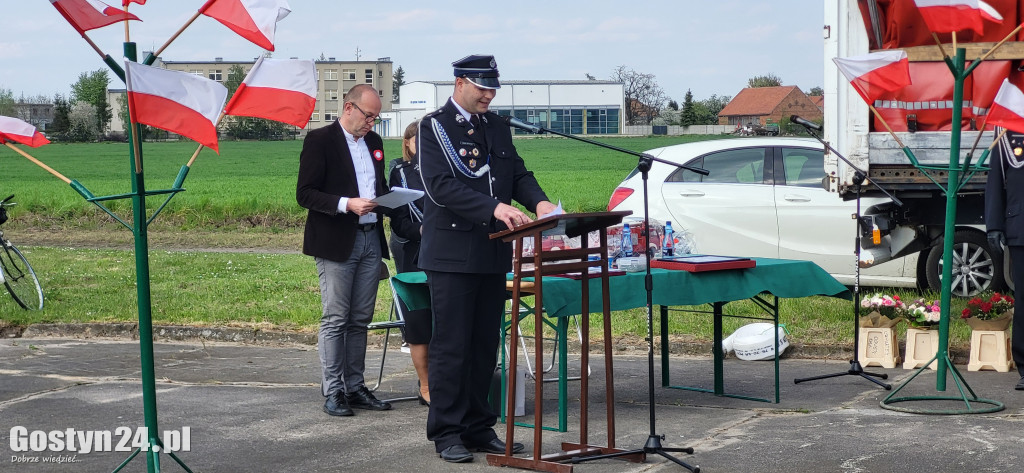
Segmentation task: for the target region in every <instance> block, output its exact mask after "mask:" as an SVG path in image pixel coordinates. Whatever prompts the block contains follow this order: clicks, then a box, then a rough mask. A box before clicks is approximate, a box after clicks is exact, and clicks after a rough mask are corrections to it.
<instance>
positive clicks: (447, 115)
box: [417, 99, 547, 273]
mask: <svg viewBox="0 0 1024 473" xmlns="http://www.w3.org/2000/svg"><path fill="white" fill-rule="evenodd" d="M435 127H439V128H442V129H444V130H445V132H446V133H447V136H448V138H449V142H450V144H451V148H450V149H451V150H452V152H453V153H454V154H455V156H456V158H455V159H458V160H460V161H461V163H462V164H463V165H465V166H466V168H467V169H471V170H474V171H476V170H479V169H481V168H482V167H483V166H484V164H488V165H489V166H490V174H487V173H485V174H483V177H480V178H470V177H468V176H466V175H464V174H463V173H462V172H460V171H459V169H458V166H456V165H455V164H453V163H452V162H450V161H449V158H448V157H446V156H445V153H444V151H442V145H441V142H440V141H439V138H440V133H439V132H436V131H435ZM482 128H483V129H484V131H483V132H476V131H473V126H472V125H471V124H470V122H469V121H468V120H465V119H464V118H463V117H462V115H461V114H460V113H459V111H458V109H457V108H455V105H454V104H453V103H452V101H451V99H449V100H448V102H447V103H446V104H445V105H444V106H443V107H441V108H440V109H438V110H437V111H435V112H433V113H430V114H428V115H427V116H425V117H423V120H422V121H421V122H420V130H419V133H418V134H417V140H418V143H417V144H418V146H417V148H418V151H419V160H420V175H421V177H422V178H423V184H424V187H425V188H426V191H427V196H426V200H425V202H424V219H423V240H422V246H421V247H420V258H419V266H420V268H422V269H425V270H431V271H445V272H455V273H506V272H508V271H509V270H511V269H512V245H511V244H510V243H504V242H501V241H500V240H491V239H489V238H488V235H490V234H491V233H494V232H498V231H502V230H505V229H506V227H505V224H504V223H503V222H501V221H498V220H496V219H495V218H494V209H495V207H497V206H498V203H499V202H503V203H506V204H511V202H512V201H513V200H515V201H516V202H519V203H520V204H522V205H523V206H524V207H526V208H527V209H529V210H530V211H534V210H536V208H537V204H538V203H540V202H541V201H544V200H547V195H545V194H544V191H543V190H541V188H540V185H539V184H537V180H536V179H535V178H534V177H533V173H532V172H530V171H528V170H527V169H526V165H525V164H524V163H523V159H522V158H521V157H520V156H519V154H518V153H517V152H516V148H515V146H513V144H512V132H511V131H510V130H509V128H508V126H507V125H505V124H504V123H503V122H502V121H501V119H500V118H499V117H498V115H497V114H494V113H491V112H488V113H486V114H484V115H483V117H482ZM474 150H476V151H475V152H474ZM488 155H490V159H488ZM474 164H475V166H474ZM489 180H490V182H488V181H489Z"/></svg>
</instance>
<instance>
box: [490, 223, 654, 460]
mask: <svg viewBox="0 0 1024 473" xmlns="http://www.w3.org/2000/svg"><path fill="white" fill-rule="evenodd" d="M631 213H632V212H629V211H618V212H594V213H577V214H562V215H555V216H551V217H546V218H543V219H540V220H536V221H533V222H531V223H528V224H526V225H522V226H520V227H517V228H515V229H512V230H505V231H503V232H498V233H494V234H492V235H491V238H492V239H494V238H500V239H502V241H506V242H508V241H514V242H515V255H514V257H513V265H512V266H513V268H512V272H513V279H512V311H511V317H512V320H511V325H510V328H511V337H512V339H511V340H510V343H509V347H510V354H509V366H508V370H507V373H509V375H508V383H507V385H508V395H507V396H506V400H507V405H506V406H505V412H506V420H505V426H506V430H505V453H504V454H503V455H502V454H489V455H487V463H489V464H491V465H496V466H512V467H517V468H527V469H531V470H537V471H550V472H555V473H570V472H572V465H567V464H564V463H560V462H561V461H565V460H569V459H571V458H578V457H585V456H590V455H602V454H608V453H618V452H621V450H618V449H616V448H615V386H614V376H613V371H612V325H611V324H612V322H611V309H610V307H611V306H610V304H609V297H608V296H609V291H608V232H607V228H608V227H609V226H611V225H615V224H618V223H619V222H621V221H622V218H623V217H625V216H627V215H629V214H631ZM563 226H564V229H565V230H564V233H565V235H567V236H569V237H576V236H579V237H581V238H580V240H581V242H582V245H581V247H580V248H578V249H563V250H557V251H544V245H543V244H542V240H541V237H542V236H543V235H544V233H545V232H546V231H547V232H549V233H551V231H553V230H555V231H557V232H558V233H557V234H562V231H561V228H560V227H563ZM556 227H559V228H557V229H556ZM592 231H599V232H600V236H601V237H600V241H599V243H598V246H597V247H596V248H590V247H589V245H590V242H589V241H588V239H587V234H588V233H590V232H592ZM527 238H533V242H534V245H533V246H534V253H533V269H532V270H525V271H524V270H523V262H524V261H523V240H524V239H527ZM590 255H597V257H598V258H597V259H596V260H590V259H589V258H588V257H589V256H590ZM598 267H599V268H601V273H600V274H601V275H600V276H599V278H600V279H601V303H602V311H603V314H604V318H603V320H604V366H605V377H606V383H605V396H606V399H607V423H608V429H607V430H608V445H607V446H605V447H599V446H593V445H590V443H589V440H588V438H587V428H588V426H587V412H588V407H589V406H588V402H587V401H588V390H589V376H588V374H587V370H586V368H584V369H583V370H582V372H581V373H580V441H579V443H562V450H563V452H562V453H558V454H552V455H546V456H541V446H542V434H543V431H544V429H543V428H542V427H541V426H543V425H544V423H543V412H544V409H543V402H544V396H543V393H544V383H543V382H542V380H541V379H539V378H538V379H537V380H536V382H535V383H534V385H535V389H534V395H533V396H534V397H533V402H534V409H533V416H534V420H533V456H532V457H528V458H517V457H514V456H512V444H513V442H514V440H515V392H516V391H515V389H516V386H515V383H516V376H515V375H514V373H515V372H516V364H517V361H518V356H519V355H518V347H519V297H520V291H521V286H522V282H523V278H529V277H533V278H538V279H539V278H541V277H543V276H544V275H552V274H565V273H571V272H580V273H581V278H580V283H581V293H582V314H581V317H580V318H581V326H582V327H581V328H582V337H583V341H582V347H581V364H582V366H584V367H586V366H589V358H590V357H589V352H590V349H589V344H590V307H589V305H590V304H589V301H590V294H589V292H590V268H598ZM533 290H534V296H535V297H536V301H535V303H534V311H536V312H537V313H536V314H534V330H535V335H534V336H535V337H536V338H535V339H534V340H538V341H539V340H542V339H543V337H542V331H543V327H544V324H543V323H541V319H540V318H541V317H542V316H543V315H542V314H541V312H542V311H543V307H544V288H543V284H535V286H534V289H533ZM543 351H544V350H543V344H542V343H540V342H538V343H535V344H534V352H535V353H534V356H535V357H536V360H537V361H536V364H535V366H542V365H543ZM621 459H624V460H629V461H634V462H642V461H644V460H645V455H644V454H643V453H638V454H636V455H630V456H623V457H621Z"/></svg>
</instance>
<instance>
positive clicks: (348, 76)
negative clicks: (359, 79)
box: [341, 69, 356, 80]
mask: <svg viewBox="0 0 1024 473" xmlns="http://www.w3.org/2000/svg"><path fill="white" fill-rule="evenodd" d="M341 78H342V79H344V80H356V70H355V69H342V70H341Z"/></svg>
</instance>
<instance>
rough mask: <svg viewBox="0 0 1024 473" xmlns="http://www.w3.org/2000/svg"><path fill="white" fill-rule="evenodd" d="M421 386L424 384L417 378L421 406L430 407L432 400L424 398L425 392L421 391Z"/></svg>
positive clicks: (417, 395) (417, 393)
mask: <svg viewBox="0 0 1024 473" xmlns="http://www.w3.org/2000/svg"><path fill="white" fill-rule="evenodd" d="M421 387H422V385H421V384H420V382H419V380H416V399H418V400H419V401H420V405H421V406H427V407H430V401H428V400H426V399H424V398H423V394H422V392H421V391H420V388H421Z"/></svg>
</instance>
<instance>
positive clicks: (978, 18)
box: [914, 0, 1003, 34]
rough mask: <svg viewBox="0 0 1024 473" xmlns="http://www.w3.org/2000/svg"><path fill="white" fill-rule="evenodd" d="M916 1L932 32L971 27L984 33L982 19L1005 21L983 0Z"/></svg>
mask: <svg viewBox="0 0 1024 473" xmlns="http://www.w3.org/2000/svg"><path fill="white" fill-rule="evenodd" d="M914 3H915V4H916V5H917V10H918V11H919V12H921V17H922V18H923V19H924V23H925V24H926V25H927V26H928V29H929V30H931V32H932V33H952V32H954V31H962V30H966V29H970V30H974V31H975V32H976V33H978V34H982V33H983V32H984V23H983V22H982V20H988V21H992V22H995V23H1002V22H1003V16H1002V15H1000V14H999V12H998V11H996V9H995V8H993V7H992V5H989V4H988V3H987V2H984V1H982V0H914Z"/></svg>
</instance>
